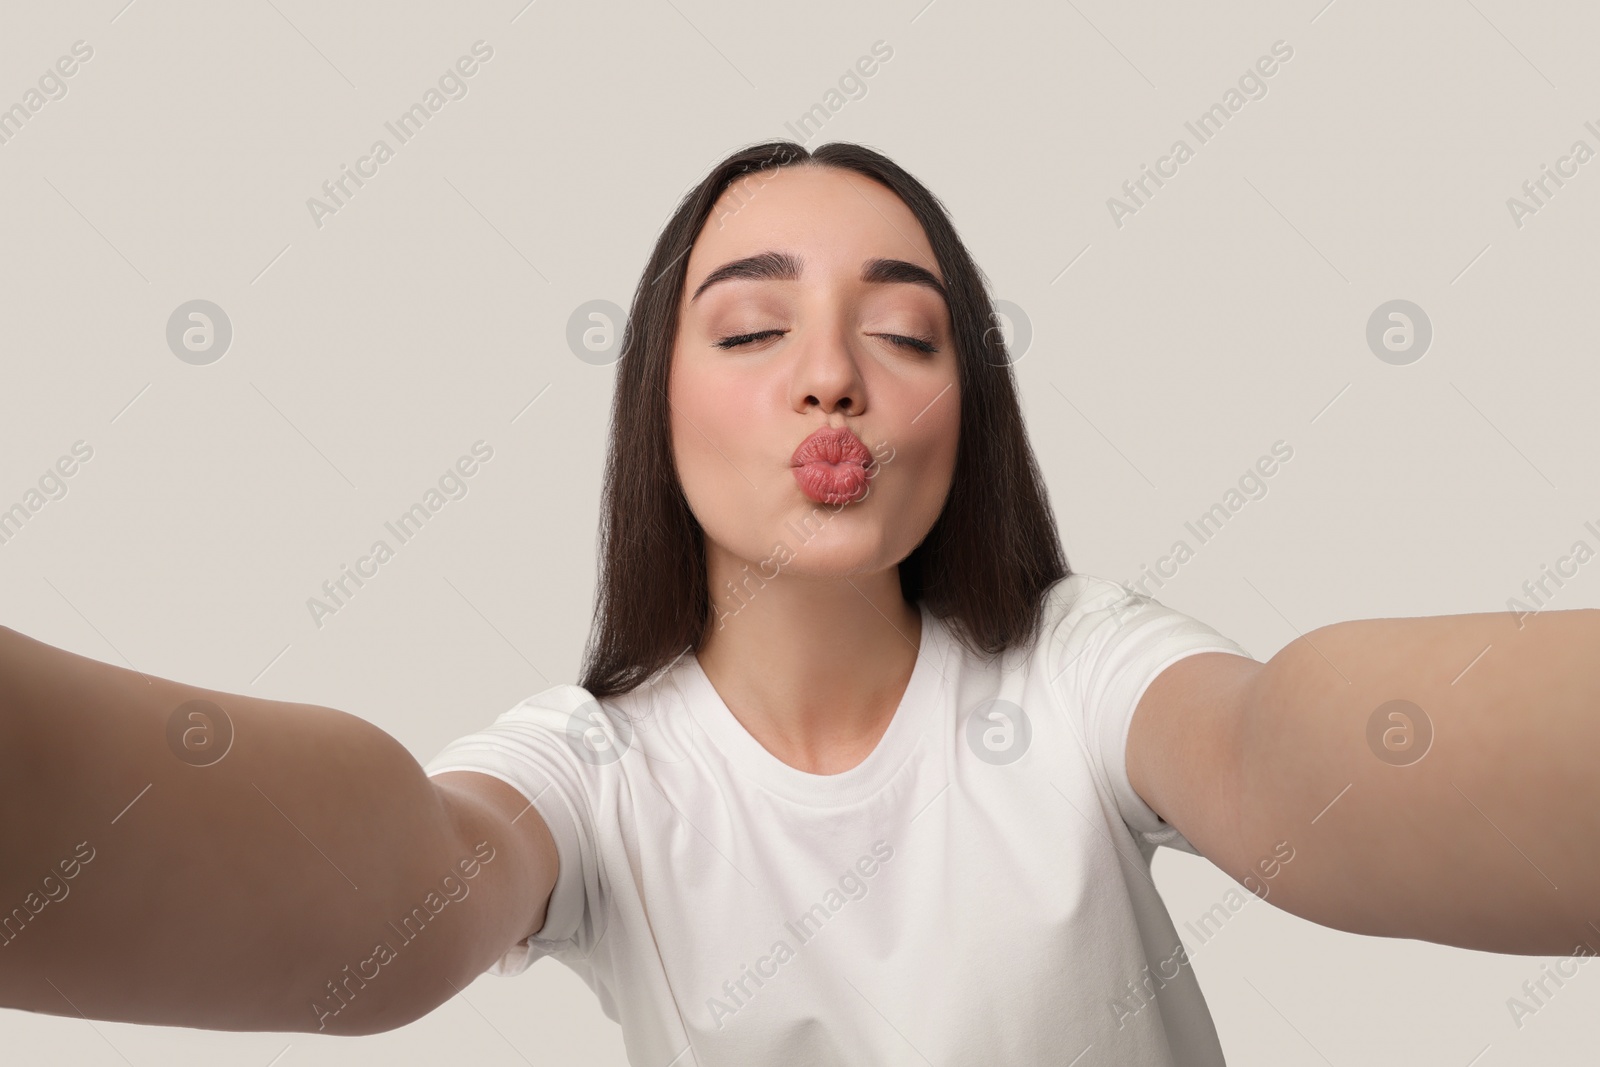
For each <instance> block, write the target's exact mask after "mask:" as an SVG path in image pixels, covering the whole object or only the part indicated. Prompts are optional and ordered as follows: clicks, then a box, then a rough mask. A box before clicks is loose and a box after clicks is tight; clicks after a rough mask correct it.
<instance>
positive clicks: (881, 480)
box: [668, 166, 961, 582]
mask: <svg viewBox="0 0 1600 1067" xmlns="http://www.w3.org/2000/svg"><path fill="white" fill-rule="evenodd" d="M762 255H765V257H766V259H767V260H768V261H769V266H770V261H775V260H779V259H780V258H781V257H789V258H791V259H792V260H793V261H794V263H795V264H797V265H798V267H799V272H798V276H797V277H788V278H772V277H761V278H753V277H739V276H737V274H736V275H735V276H732V277H725V278H722V279H721V280H715V279H713V278H712V277H711V276H712V275H713V274H720V273H722V272H721V268H723V267H724V266H725V265H727V264H730V263H735V262H736V261H739V260H743V259H746V258H747V257H752V256H762ZM874 260H893V261H902V262H903V263H904V264H909V265H910V266H909V268H908V267H906V266H898V267H897V266H895V265H893V264H891V265H889V266H888V267H885V266H883V265H880V266H878V267H877V268H876V270H875V271H874V272H872V273H869V275H868V277H869V278H872V277H873V276H874V275H877V276H881V277H882V278H883V279H886V280H863V271H864V270H865V269H866V267H867V265H868V264H869V262H870V261H874ZM919 271H921V272H926V275H925V277H929V278H931V279H932V280H934V281H935V282H936V284H937V286H938V287H939V288H942V286H943V284H944V278H943V276H942V275H941V274H940V273H939V268H938V266H937V264H936V263H935V262H934V256H933V249H932V248H931V247H930V246H929V244H928V241H927V238H926V237H925V235H924V234H923V232H922V227H921V225H920V224H919V223H918V222H917V219H916V217H915V216H914V215H912V213H911V211H910V210H909V209H908V208H907V207H906V206H905V205H904V204H903V203H901V201H900V199H899V198H898V197H897V196H895V194H894V193H892V192H891V191H890V190H888V189H887V188H885V187H883V186H881V185H879V184H878V183H877V182H875V181H872V180H871V179H869V178H866V177H864V176H862V175H859V174H856V173H855V172H853V171H842V170H838V169H832V168H823V167H808V166H794V167H785V168H782V169H779V170H777V171H776V172H768V173H766V174H756V175H751V176H748V177H746V178H745V179H743V180H742V181H741V182H735V183H734V184H733V185H731V186H730V187H729V188H728V190H727V191H726V192H725V193H724V194H723V197H722V199H721V200H720V201H719V202H718V204H717V205H716V206H715V207H714V208H713V209H712V211H711V214H710V215H709V216H708V217H707V220H706V224H705V225H704V226H703V227H702V228H701V231H700V234H699V236H698V238H697V239H696V242H695V244H694V247H693V249H692V250H691V251H690V253H689V264H688V271H687V274H686V277H685V284H684V292H683V295H682V301H681V306H680V309H679V313H678V332H677V341H676V344H675V346H674V349H673V355H672V367H671V373H670V381H669V386H668V399H669V400H670V401H671V427H672V443H673V451H674V455H675V457H676V461H677V468H678V476H679V478H680V480H681V482H682V485H683V491H684V494H685V496H686V497H687V498H688V502H689V507H690V509H691V510H692V511H693V512H694V515H695V518H696V519H698V520H699V522H700V525H701V526H702V527H703V528H704V530H705V534H706V540H707V545H706V551H707V562H708V565H709V566H710V568H711V577H712V580H713V581H714V582H715V581H716V580H717V579H718V578H731V577H733V576H734V574H735V573H736V572H738V571H739V569H740V568H741V566H743V565H744V564H748V565H749V566H750V569H751V570H752V571H754V572H756V573H757V574H759V575H760V577H761V578H763V579H766V580H771V579H773V578H775V577H777V574H778V572H780V571H781V572H782V573H784V574H786V575H788V576H791V577H809V578H841V577H846V576H851V575H857V574H867V573H873V572H877V571H882V570H884V569H886V568H889V567H893V566H895V565H896V564H897V563H899V562H900V561H901V560H902V559H904V558H905V557H906V556H907V555H909V554H910V553H911V550H912V549H914V548H915V547H916V546H917V544H918V543H919V542H920V541H921V540H922V538H923V536H924V535H925V534H926V533H927V532H928V529H929V528H930V527H931V526H932V525H933V523H934V520H935V519H937V518H938V516H939V512H940V510H941V508H942V507H943V506H944V500H945V497H946V495H947V493H948V491H949V488H950V481H951V476H952V473H953V472H954V470H955V457H956V440H957V434H958V429H959V424H960V412H961V403H960V400H961V397H960V386H959V385H958V384H957V380H956V354H955V348H954V340H953V338H952V335H951V325H950V312H949V308H948V306H947V305H946V303H945V299H944V297H943V296H942V295H941V292H940V291H939V288H935V287H934V286H932V285H928V284H921V283H919V282H918V281H917V280H915V278H916V276H917V275H918V274H919ZM766 273H768V274H771V273H773V271H771V270H770V269H768V270H767V271H766ZM708 280H709V281H710V282H711V284H709V285H706V284H705V283H706V282H707V281H708ZM702 286H704V288H703V289H702ZM768 331H772V332H770V333H769V332H768ZM749 334H758V335H759V336H757V337H755V338H753V339H750V340H747V341H744V342H743V343H738V339H739V338H740V337H741V336H744V335H749ZM727 338H732V339H734V342H735V343H734V344H733V345H729V346H727V347H722V346H719V344H718V342H719V341H722V340H723V339H727ZM900 338H904V339H909V340H901V339H900ZM916 342H925V344H919V343H916ZM927 346H931V347H932V349H933V351H931V352H930V351H926V350H925V348H926V347H927ZM823 427H830V428H837V427H845V428H847V429H849V430H850V431H852V432H853V433H854V435H855V436H856V437H857V438H859V439H860V441H861V443H862V444H863V445H865V446H866V450H867V452H868V453H870V456H871V460H870V462H869V463H868V465H867V470H868V472H869V474H870V478H869V480H868V481H867V482H866V483H865V485H864V486H862V485H861V484H860V483H859V480H858V481H857V483H856V484H855V485H853V486H851V485H850V483H849V480H848V479H846V480H845V481H844V483H843V485H844V486H845V487H846V488H845V490H844V491H843V492H842V493H840V492H835V493H834V495H832V496H829V495H828V494H827V493H826V492H824V493H823V499H822V500H821V501H819V500H818V499H814V498H813V497H812V496H808V495H807V493H806V491H804V490H803V488H802V481H803V479H809V480H810V484H811V486H812V492H813V493H815V492H816V491H817V486H818V485H819V484H820V483H825V482H827V481H828V480H829V478H830V476H831V477H837V474H836V472H835V471H834V469H833V468H831V467H828V466H827V465H824V466H823V467H821V468H814V469H813V470H812V471H811V472H809V474H807V475H803V476H802V477H801V478H797V476H796V473H795V470H794V469H792V462H793V456H794V453H795V449H796V446H798V445H799V444H800V443H801V441H802V440H804V439H805V438H806V437H807V436H808V435H810V434H811V433H812V432H813V431H815V430H818V429H820V428H823ZM843 469H844V470H845V471H846V472H847V473H848V468H843ZM856 473H857V478H858V479H859V472H856ZM863 494H864V495H863ZM840 499H845V500H846V501H847V502H844V503H839V502H837V501H838V500H840Z"/></svg>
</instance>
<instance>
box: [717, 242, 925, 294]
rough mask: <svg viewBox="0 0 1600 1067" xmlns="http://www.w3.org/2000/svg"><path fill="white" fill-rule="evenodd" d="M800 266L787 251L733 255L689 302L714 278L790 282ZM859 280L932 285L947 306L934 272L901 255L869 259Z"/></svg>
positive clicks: (796, 257) (800, 262)
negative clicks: (908, 261)
mask: <svg viewBox="0 0 1600 1067" xmlns="http://www.w3.org/2000/svg"><path fill="white" fill-rule="evenodd" d="M803 266H804V264H803V262H802V261H801V259H800V257H798V256H795V255H792V254H790V253H788V252H759V253H757V254H756V255H753V256H746V257H744V258H743V259H735V260H733V261H732V262H729V263H724V264H723V265H722V266H720V267H718V268H717V269H716V270H714V271H712V272H711V273H710V274H708V275H706V280H705V281H703V282H701V283H700V286H699V288H697V289H695V291H694V295H693V296H691V297H690V298H689V302H690V303H691V304H692V303H694V302H695V301H696V300H698V299H699V298H700V294H701V293H703V292H705V291H706V290H707V289H709V288H711V287H712V286H713V285H716V284H717V283H718V282H725V281H729V280H731V279H734V278H753V279H755V280H757V281H781V282H793V281H799V280H800V271H801V268H802V267H803ZM861 280H862V281H864V282H867V283H868V284H871V285H891V284H909V285H921V286H924V287H926V288H928V289H932V290H933V291H934V292H936V293H938V294H939V298H940V299H941V300H943V301H944V302H945V304H946V305H947V306H948V305H949V303H950V294H949V293H947V292H946V291H945V288H944V283H943V282H941V281H940V280H939V279H938V278H937V277H935V276H934V274H933V273H932V272H931V271H929V270H927V269H925V268H923V267H919V266H917V265H916V264H915V263H907V262H906V261H905V260H903V259H884V258H881V257H880V258H876V259H869V260H867V261H866V262H865V263H863V264H862V265H861Z"/></svg>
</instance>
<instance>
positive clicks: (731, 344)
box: [714, 330, 939, 354]
mask: <svg viewBox="0 0 1600 1067" xmlns="http://www.w3.org/2000/svg"><path fill="white" fill-rule="evenodd" d="M785 333H788V331H787V330H759V331H757V332H756V333H741V334H735V335H733V336H731V337H724V338H721V339H720V340H718V341H716V342H714V344H715V345H716V347H718V348H723V349H727V348H738V347H739V346H740V345H744V344H749V343H750V342H751V341H757V340H760V339H761V338H763V337H773V336H779V337H781V336H782V335H783V334H785ZM873 336H875V337H884V338H887V339H888V340H890V341H893V342H894V343H895V344H897V345H900V346H901V347H903V348H914V349H916V350H917V351H918V352H924V353H928V354H932V353H934V352H937V351H939V348H938V346H937V345H935V344H934V343H933V342H932V341H924V340H923V339H922V338H920V337H903V336H901V335H900V334H897V333H880V334H874V335H873Z"/></svg>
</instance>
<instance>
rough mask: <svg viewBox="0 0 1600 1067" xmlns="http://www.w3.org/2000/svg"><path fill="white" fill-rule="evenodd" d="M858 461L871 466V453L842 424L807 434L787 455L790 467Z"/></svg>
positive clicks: (859, 439) (865, 465) (862, 464)
mask: <svg viewBox="0 0 1600 1067" xmlns="http://www.w3.org/2000/svg"><path fill="white" fill-rule="evenodd" d="M819 462H820V463H834V464H838V463H859V464H860V465H861V466H863V467H868V468H870V467H871V466H872V453H871V452H870V451H868V449H867V446H866V445H864V444H862V443H861V438H859V437H857V436H856V435H855V434H854V433H852V432H851V431H850V430H849V429H847V428H845V427H843V426H824V427H822V428H821V429H819V430H816V431H814V432H812V433H811V434H809V435H808V436H807V437H806V439H805V440H804V441H801V442H800V445H799V447H798V448H796V449H795V450H794V455H792V456H791V457H789V465H790V466H791V467H804V466H805V465H806V464H808V463H819Z"/></svg>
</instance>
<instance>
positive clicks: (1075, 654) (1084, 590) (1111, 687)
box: [1046, 574, 1253, 856]
mask: <svg viewBox="0 0 1600 1067" xmlns="http://www.w3.org/2000/svg"><path fill="white" fill-rule="evenodd" d="M1046 608H1047V615H1046V620H1047V625H1048V626H1049V631H1048V633H1047V637H1048V641H1047V643H1046V647H1047V648H1048V649H1049V654H1048V656H1047V658H1046V670H1047V671H1048V672H1049V674H1050V678H1051V687H1052V689H1053V690H1054V691H1055V693H1056V695H1057V696H1058V697H1059V698H1060V700H1061V701H1062V703H1063V705H1064V707H1065V708H1066V711H1067V713H1068V716H1069V718H1070V720H1071V721H1072V723H1073V726H1074V728H1075V729H1077V730H1078V731H1080V733H1079V736H1080V738H1081V740H1082V741H1083V744H1084V748H1085V751H1086V753H1087V755H1088V758H1089V763H1090V766H1091V769H1092V770H1093V772H1094V774H1095V775H1096V776H1097V777H1098V778H1099V779H1100V781H1101V782H1102V783H1103V784H1104V785H1105V786H1106V787H1107V788H1108V789H1109V790H1110V792H1111V796H1112V798H1113V799H1114V800H1115V802H1116V805H1117V810H1118V812H1119V813H1120V814H1121V815H1122V819H1123V821H1124V822H1125V823H1127V825H1128V827H1129V829H1130V830H1131V831H1132V832H1133V833H1134V835H1135V837H1136V838H1138V839H1142V840H1143V841H1146V842H1148V843H1149V844H1151V845H1166V846H1168V847H1170V848H1176V849H1180V850H1182V851H1184V852H1189V853H1192V854H1194V855H1197V856H1198V855H1200V851H1199V849H1197V848H1195V847H1194V845H1193V844H1191V843H1190V842H1189V840H1188V839H1187V838H1185V837H1184V836H1183V835H1182V834H1180V833H1179V832H1178V830H1177V828H1176V827H1174V826H1172V825H1171V824H1170V823H1168V822H1166V821H1165V820H1164V819H1162V818H1161V817H1160V816H1159V815H1157V814H1156V813H1155V810H1154V809H1153V808H1151V807H1150V805H1148V804H1146V803H1145V802H1144V798H1142V797H1140V796H1139V794H1138V793H1137V792H1136V791H1135V790H1134V788H1133V784H1132V783H1131V782H1130V781H1129V779H1128V759H1127V753H1128V727H1129V725H1130V724H1131V723H1132V722H1133V712H1134V709H1135V708H1137V707H1138V706H1139V698H1140V697H1142V696H1143V695H1144V691H1145V690H1146V689H1147V688H1148V687H1149V685H1150V683H1151V682H1153V681H1154V680H1155V678H1156V676H1157V675H1158V674H1160V673H1161V672H1162V671H1163V670H1165V669H1166V668H1167V667H1169V666H1171V665H1172V664H1173V663H1176V662H1177V661H1178V660H1180V659H1182V658H1183V657H1185V656H1192V655H1194V654H1196V653H1198V652H1231V653H1234V654H1235V655H1240V656H1245V657H1247V658H1253V657H1250V653H1248V652H1246V651H1245V650H1244V648H1243V647H1242V646H1240V645H1239V644H1238V643H1237V642H1235V641H1233V640H1232V639H1230V638H1228V637H1224V636H1223V635H1222V634H1221V633H1218V632H1217V631H1216V630H1215V629H1213V628H1212V627H1210V626H1208V625H1206V624H1205V623H1203V622H1201V621H1200V620H1198V619H1195V618H1192V617H1190V616H1188V615H1185V614H1184V613H1183V612H1180V611H1177V610H1176V609H1174V608H1170V607H1168V606H1166V605H1165V604H1163V603H1161V602H1160V601H1159V600H1155V599H1153V598H1151V597H1149V596H1146V595H1145V594H1143V593H1139V592H1137V591H1135V590H1134V589H1132V588H1131V587H1129V586H1127V585H1125V584H1123V583H1120V582H1114V581H1111V580H1110V579H1106V578H1097V577H1095V576H1093V575H1085V574H1074V575H1071V576H1069V577H1067V578H1065V579H1063V580H1062V581H1060V582H1058V583H1057V584H1056V585H1054V586H1052V587H1051V589H1050V591H1049V593H1048V595H1047V599H1046Z"/></svg>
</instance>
